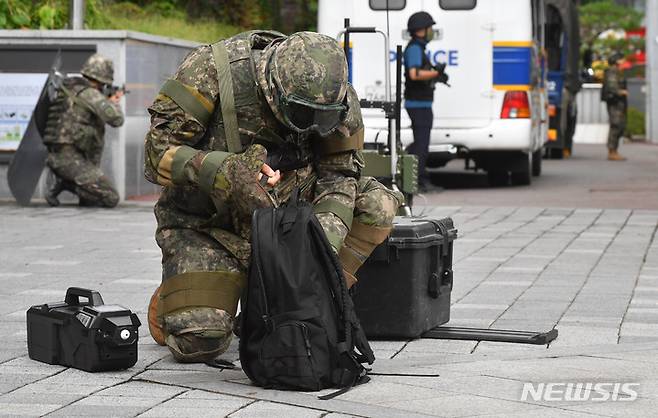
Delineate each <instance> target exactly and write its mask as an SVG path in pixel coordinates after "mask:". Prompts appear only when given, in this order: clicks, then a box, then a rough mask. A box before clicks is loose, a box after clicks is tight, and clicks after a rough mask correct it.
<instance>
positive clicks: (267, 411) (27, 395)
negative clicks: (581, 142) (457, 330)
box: [0, 204, 658, 418]
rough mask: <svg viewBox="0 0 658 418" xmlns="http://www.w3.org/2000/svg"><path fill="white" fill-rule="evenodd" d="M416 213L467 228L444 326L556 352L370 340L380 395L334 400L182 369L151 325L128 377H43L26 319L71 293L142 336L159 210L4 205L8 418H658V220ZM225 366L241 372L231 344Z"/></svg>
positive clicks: (0, 216) (634, 215) (2, 297)
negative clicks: (126, 321)
mask: <svg viewBox="0 0 658 418" xmlns="http://www.w3.org/2000/svg"><path fill="white" fill-rule="evenodd" d="M416 213H417V214H419V213H423V214H424V215H426V216H433V217H442V216H451V217H453V219H454V221H455V224H456V226H457V227H458V229H459V239H458V240H457V241H456V243H455V255H454V256H455V260H454V262H455V274H454V277H455V279H454V280H455V283H454V289H453V293H452V298H453V305H452V308H451V320H450V323H449V325H452V326H469V327H491V328H502V329H529V330H549V329H551V328H553V327H557V328H558V329H559V333H560V335H559V337H558V339H557V340H556V341H555V342H554V343H553V344H551V345H550V347H548V348H547V347H544V346H541V347H537V346H528V345H518V344H505V343H492V342H481V343H477V342H465V341H441V340H415V341H375V342H373V343H372V344H373V347H374V349H375V353H376V355H377V358H378V360H377V361H376V362H375V364H374V366H373V371H374V372H376V373H378V374H377V375H373V377H372V382H371V383H369V384H366V385H362V386H359V387H356V388H354V389H353V390H351V391H350V392H348V393H346V394H344V395H342V396H339V397H338V398H335V399H333V400H329V401H322V400H319V399H318V398H317V395H318V394H316V393H298V392H283V391H274V390H265V389H261V388H257V387H254V386H251V385H250V384H249V381H248V379H247V378H246V377H245V375H244V374H243V373H242V372H241V371H240V370H224V371H219V370H217V369H211V368H208V367H207V366H205V365H185V364H177V363H174V362H173V359H172V357H171V355H170V354H169V352H168V350H167V349H166V348H163V347H159V346H157V345H155V344H154V343H153V342H152V341H151V339H150V337H149V336H148V329H147V327H146V326H142V327H141V328H140V342H139V361H138V363H137V364H136V365H135V366H134V367H133V368H131V369H130V370H125V371H119V372H108V373H96V374H90V373H85V372H82V371H78V370H74V369H68V368H64V367H60V366H51V365H47V364H42V363H38V362H35V361H32V360H30V359H29V358H28V356H27V343H26V327H25V311H26V310H27V308H29V307H30V306H31V305H34V304H39V303H44V302H51V301H57V300H61V299H63V296H64V293H65V291H66V289H67V288H68V287H70V286H80V287H88V288H92V289H96V290H99V291H100V292H101V294H102V296H103V298H104V299H105V301H106V302H107V303H118V304H121V305H124V306H126V307H129V308H131V309H132V310H133V311H134V312H137V313H138V315H139V317H140V319H141V320H142V323H146V317H145V311H146V305H147V301H148V297H149V296H150V294H151V292H152V290H153V289H154V288H155V287H156V286H157V285H158V284H159V281H160V279H159V278H160V252H159V249H158V248H157V246H156V244H155V241H154V238H153V234H154V227H155V222H154V218H153V215H152V208H151V207H150V206H149V205H147V204H136V205H125V206H122V207H120V208H119V209H116V210H93V209H92V210H81V209H78V208H75V207H72V206H69V207H62V208H58V209H49V208H46V207H39V206H37V207H31V208H18V207H16V206H13V205H3V206H0V231H1V233H0V248H2V251H0V331H1V332H2V335H3V336H4V338H3V340H2V343H0V415H2V416H44V415H45V416H144V417H194V416H219V417H223V416H230V417H267V418H271V417H278V416H286V417H330V418H339V417H349V416H373V417H414V416H452V417H457V416H500V417H513V416H528V415H539V416H548V417H552V416H556V417H562V416H569V417H571V416H573V417H586V416H624V417H626V416H655V414H656V412H655V411H656V410H658V408H657V407H658V239H657V238H656V228H657V226H658V211H651V210H617V209H607V210H598V209H564V208H530V207H496V208H489V207H434V208H422V207H420V208H416ZM224 358H225V359H227V360H231V361H237V360H238V354H237V347H236V343H235V341H234V343H233V345H232V346H231V348H230V350H229V351H228V352H227V353H226V354H225V355H224ZM436 374H439V375H440V376H439V377H428V376H427V375H429V376H433V375H436ZM423 375H426V376H423ZM524 383H531V384H533V385H534V386H533V388H537V387H540V385H541V384H550V383H556V384H558V386H556V387H558V392H559V387H562V389H563V390H564V388H565V387H566V386H565V385H566V384H577V383H582V384H587V383H589V384H590V386H584V388H583V390H582V391H581V392H580V393H581V395H582V396H581V397H580V398H578V397H577V399H579V400H574V399H573V398H568V399H564V398H562V399H557V400H556V399H554V398H551V397H550V393H549V394H548V395H549V396H548V397H545V396H544V397H538V398H537V399H535V398H534V397H533V396H532V394H530V395H529V396H526V398H525V399H524V398H523V396H522V395H523V387H524ZM596 383H599V384H600V386H598V387H597V388H594V387H592V386H591V384H596ZM559 384H563V385H562V386H559ZM604 384H607V385H604ZM615 384H617V385H616V386H615ZM622 384H639V385H636V386H632V387H634V388H636V389H637V392H638V396H637V399H635V400H632V401H629V400H628V397H626V398H624V393H622V395H619V396H620V397H621V399H626V400H625V401H624V400H617V401H616V402H615V401H612V400H608V401H594V400H592V399H593V398H595V397H596V396H603V395H606V396H608V397H609V398H610V399H613V398H616V397H617V394H618V392H619V391H620V387H621V386H620V385H622ZM326 392H330V391H325V392H321V393H326ZM526 395H528V393H526ZM558 395H559V393H558ZM558 398H559V396H558Z"/></svg>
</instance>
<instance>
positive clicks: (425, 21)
mask: <svg viewBox="0 0 658 418" xmlns="http://www.w3.org/2000/svg"><path fill="white" fill-rule="evenodd" d="M435 24H436V22H435V21H434V19H433V18H432V15H430V14H429V13H427V12H416V13H414V14H412V15H411V16H409V20H408V21H407V31H409V33H414V32H415V31H417V30H420V29H425V28H429V27H431V26H432V25H435Z"/></svg>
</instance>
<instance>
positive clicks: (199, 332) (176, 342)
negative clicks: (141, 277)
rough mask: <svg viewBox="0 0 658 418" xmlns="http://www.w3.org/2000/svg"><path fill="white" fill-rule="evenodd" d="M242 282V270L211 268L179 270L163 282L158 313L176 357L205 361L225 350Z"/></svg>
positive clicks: (229, 337)
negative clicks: (206, 269)
mask: <svg viewBox="0 0 658 418" xmlns="http://www.w3.org/2000/svg"><path fill="white" fill-rule="evenodd" d="M245 281H246V277H245V275H244V273H238V272H230V271H214V272H191V273H182V274H179V275H176V276H173V277H170V278H168V279H166V280H165V281H164V282H163V283H162V286H161V291H160V295H161V296H160V305H159V311H160V312H159V314H160V315H162V317H163V325H164V331H165V335H166V338H165V344H166V345H167V346H168V347H169V350H170V351H171V353H172V354H173V355H174V358H176V360H178V361H180V362H188V363H189V362H206V361H209V360H212V359H213V358H215V357H217V356H218V355H220V354H222V353H223V352H224V351H226V349H227V348H228V346H229V344H230V342H231V336H232V329H233V316H234V315H235V312H236V309H237V304H238V300H239V298H240V294H241V293H242V289H243V287H244V284H245Z"/></svg>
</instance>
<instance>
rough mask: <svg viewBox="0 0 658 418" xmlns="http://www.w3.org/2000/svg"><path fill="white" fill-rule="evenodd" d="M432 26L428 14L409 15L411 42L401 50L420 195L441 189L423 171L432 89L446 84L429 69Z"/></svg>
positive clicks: (440, 73)
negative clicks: (402, 51) (441, 83)
mask: <svg viewBox="0 0 658 418" xmlns="http://www.w3.org/2000/svg"><path fill="white" fill-rule="evenodd" d="M435 23H436V22H434V19H432V16H431V15H430V14H429V13H427V12H417V13H414V14H412V15H411V16H410V17H409V21H408V22H407V30H408V31H409V35H411V40H410V41H409V43H408V44H407V47H406V48H405V50H404V67H405V73H404V75H405V84H404V99H405V101H404V107H405V109H406V110H407V113H408V114H409V118H410V119H411V129H412V130H413V135H414V142H413V143H412V144H411V145H410V146H409V147H408V148H407V152H409V153H411V154H414V155H416V156H417V157H418V188H419V190H420V191H421V192H429V191H438V190H440V188H439V187H436V186H433V185H432V183H431V181H430V179H429V174H428V173H427V168H426V164H427V156H428V154H429V144H430V133H431V131H432V122H433V121H434V115H433V113H432V101H433V100H434V86H435V84H436V82H437V81H443V82H445V81H447V76H446V75H445V73H444V72H443V71H440V70H437V69H435V68H434V67H433V66H432V64H431V62H430V60H429V58H428V57H427V54H426V51H425V47H426V46H427V44H428V43H429V42H430V41H431V40H432V38H433V36H434V33H433V30H432V25H434V24H435Z"/></svg>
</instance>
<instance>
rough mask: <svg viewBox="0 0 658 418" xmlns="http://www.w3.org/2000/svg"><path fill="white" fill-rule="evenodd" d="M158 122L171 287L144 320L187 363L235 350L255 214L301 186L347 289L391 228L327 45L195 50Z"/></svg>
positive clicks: (250, 44) (271, 42) (149, 159)
mask: <svg viewBox="0 0 658 418" xmlns="http://www.w3.org/2000/svg"><path fill="white" fill-rule="evenodd" d="M149 112H150V114H151V128H150V130H149V132H148V133H147V135H146V140H145V175H146V178H147V179H148V180H149V181H151V182H153V183H156V184H159V185H162V186H164V187H163V189H162V194H161V197H160V199H159V201H158V203H157V204H156V206H155V215H156V218H157V222H158V228H157V231H156V240H157V243H158V245H159V246H160V248H161V249H162V284H161V286H160V287H159V288H158V289H157V290H156V292H155V293H154V295H153V296H152V298H151V302H150V305H149V311H148V312H149V315H148V319H149V321H148V322H149V330H150V332H151V335H152V336H153V338H154V340H155V341H156V342H158V343H159V344H161V345H167V347H168V348H169V350H170V351H171V353H172V354H173V356H174V358H175V359H176V360H178V361H182V362H205V361H209V360H212V359H213V358H215V357H216V356H218V355H219V354H221V353H223V352H224V351H225V350H226V349H227V348H228V345H229V343H230V341H231V337H232V329H233V322H234V316H235V314H236V309H237V303H238V299H239V297H240V295H241V293H242V290H243V287H244V285H245V280H246V271H247V269H248V267H249V254H250V243H249V239H250V229H251V216H252V214H253V211H254V210H255V209H256V208H259V207H267V206H273V205H280V204H283V203H285V202H286V201H287V200H288V199H289V198H290V196H291V194H292V191H293V190H294V189H296V188H299V190H300V194H301V196H302V197H303V198H305V199H307V200H309V201H311V202H313V205H314V210H315V213H316V216H317V218H318V220H319V222H320V224H321V225H322V227H323V229H324V231H325V233H326V235H327V238H328V240H329V242H330V243H331V245H332V248H333V249H334V251H335V252H336V253H337V254H338V257H339V259H340V261H341V262H342V265H343V269H344V271H345V277H346V281H347V284H348V286H351V285H353V284H354V283H355V282H356V280H357V279H356V276H357V274H356V273H357V270H358V268H359V267H360V266H361V265H362V264H363V263H364V261H365V260H366V259H367V258H368V256H369V255H370V253H371V252H372V251H373V250H374V248H375V247H376V246H377V245H378V244H379V243H381V242H382V241H383V240H384V239H386V236H387V235H388V234H389V232H390V230H391V225H392V221H393V217H394V216H395V213H396V212H397V209H398V206H399V205H400V204H402V201H403V198H402V196H401V195H400V194H399V193H397V192H394V191H391V190H389V189H387V188H386V187H384V186H383V185H382V184H380V183H379V182H377V181H376V180H375V179H373V178H370V177H365V176H362V175H361V169H362V168H363V166H364V164H363V158H362V155H361V151H360V150H361V148H362V147H363V121H362V118H361V111H360V108H359V100H358V98H357V96H356V93H355V91H354V89H353V88H352V86H350V85H349V84H348V82H347V63H346V60H345V55H344V53H343V50H342V49H341V48H340V45H338V43H337V42H336V41H335V40H334V39H332V38H330V37H328V36H324V35H320V34H317V33H313V32H299V33H295V34H292V35H290V36H285V35H283V34H281V33H278V32H273V31H250V32H244V33H241V34H238V35H236V36H233V37H231V38H229V39H226V40H221V41H219V42H217V43H215V44H213V45H205V46H201V47H198V48H196V49H195V50H193V51H192V52H191V53H190V54H189V55H188V56H187V57H186V58H185V60H184V61H183V63H182V64H181V65H180V67H179V68H178V71H177V72H176V74H175V75H174V77H173V78H172V79H170V80H168V81H167V82H165V84H164V85H163V87H162V89H161V90H160V94H159V95H158V96H157V97H156V99H155V102H154V103H153V104H152V105H151V107H150V108H149Z"/></svg>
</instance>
